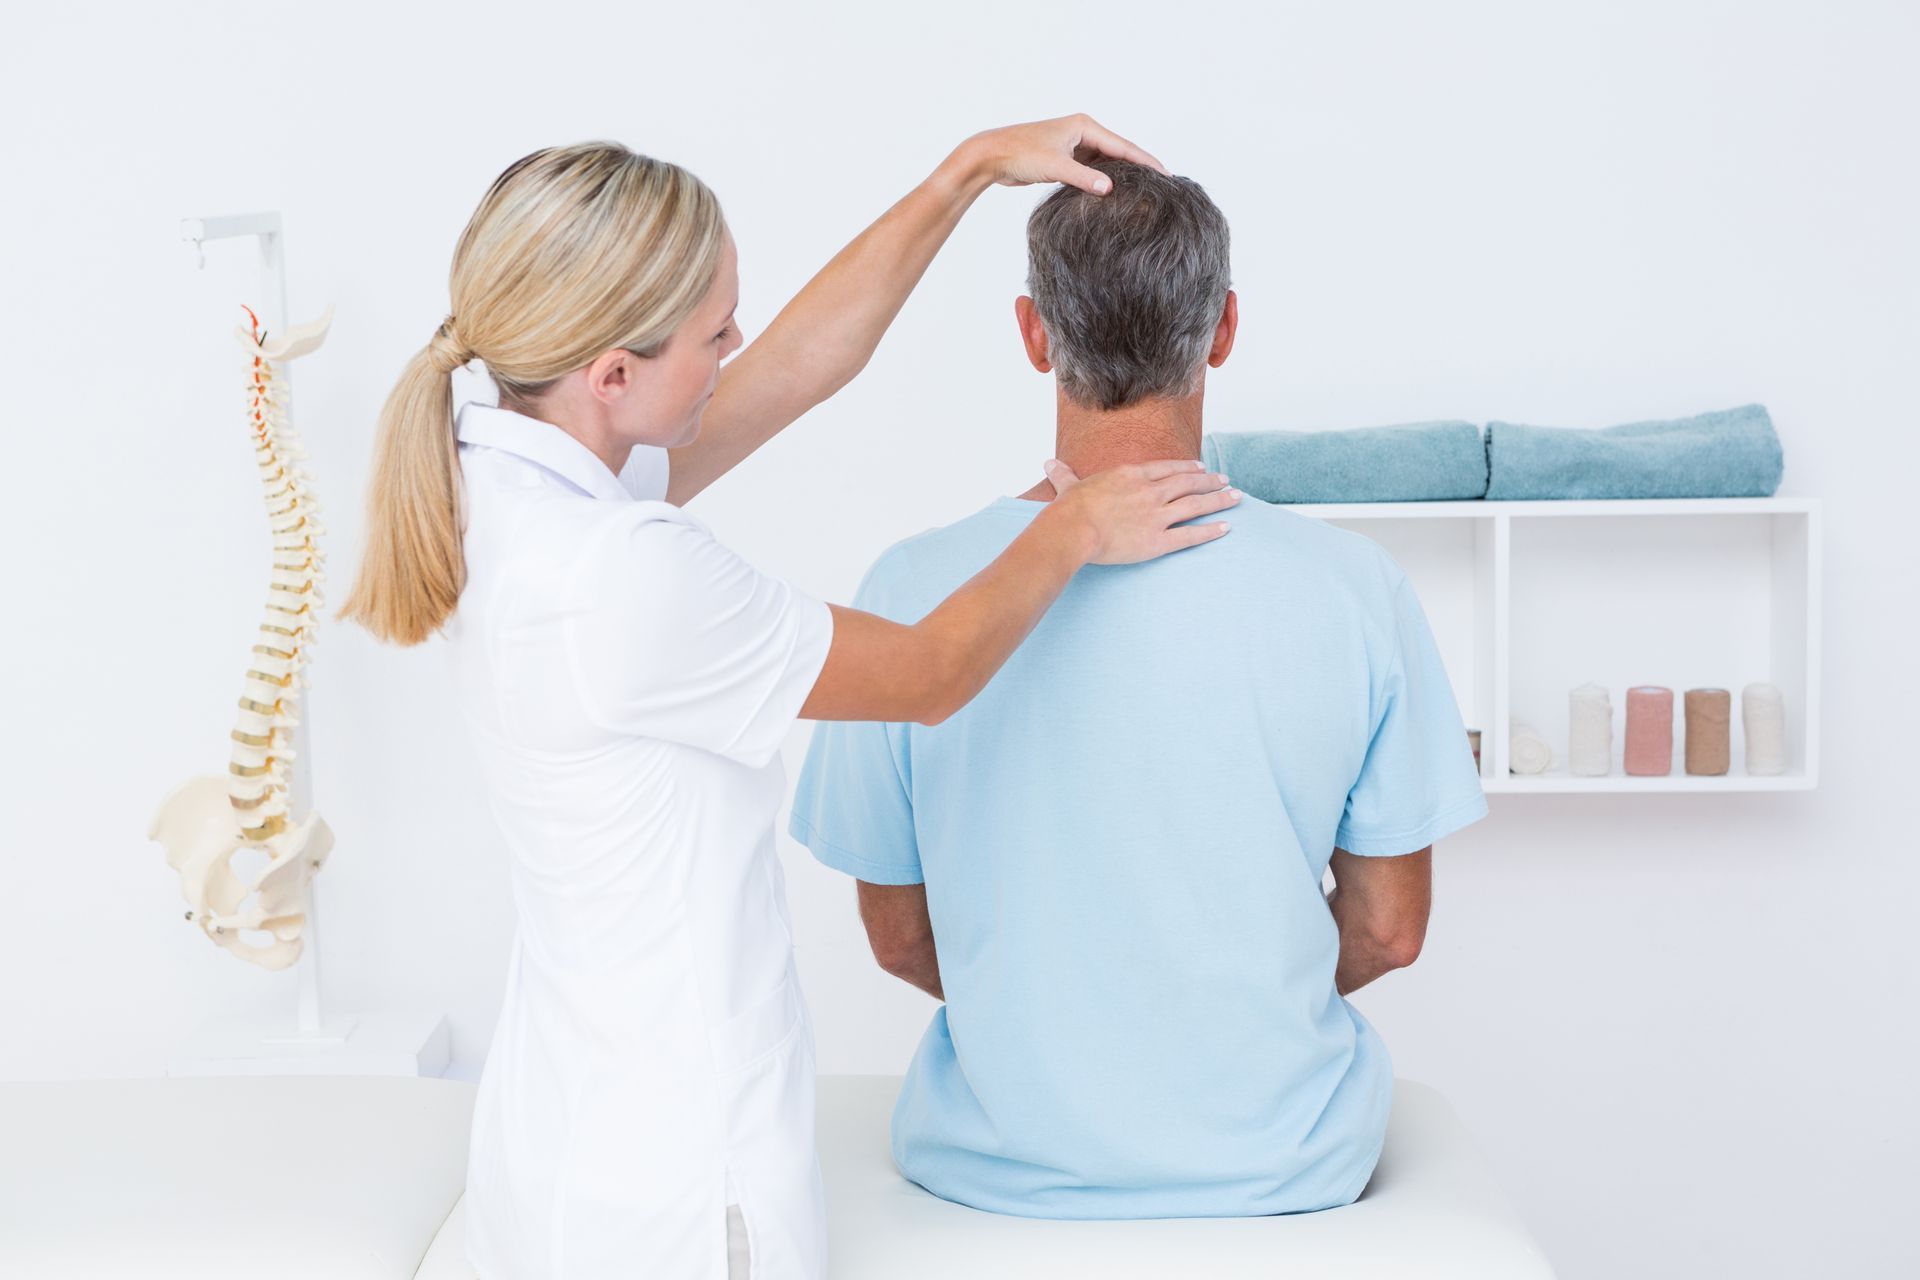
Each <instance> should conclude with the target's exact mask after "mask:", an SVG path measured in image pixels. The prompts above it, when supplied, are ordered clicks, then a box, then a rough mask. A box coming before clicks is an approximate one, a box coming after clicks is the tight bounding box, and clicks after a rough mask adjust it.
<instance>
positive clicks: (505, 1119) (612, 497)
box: [447, 404, 832, 1280]
mask: <svg viewBox="0 0 1920 1280" xmlns="http://www.w3.org/2000/svg"><path fill="white" fill-rule="evenodd" d="M458 435H459V440H460V465H461V470H462V472H463V474H464V478H465V491H466V535H465V549H466V564H467V581H466V586H465V589H464V590H463V591H462V593H461V597H460V605H459V609H458V611H457V612H456V614H455V616H454V617H453V619H452V620H451V621H450V623H449V625H448V627H447V635H448V638H449V640H450V642H451V650H452V655H453V661H454V664H455V667H456V670H457V673H458V677H457V678H458V682H459V692H460V697H461V700H462V702H463V703H464V705H465V710H466V715H467V718H468V721H469V722H470V724H471V726H472V731H473V737H474V741H475V744H476V747H477V750H478V754H479V760H480V767H481V770H482V772H483V775H484V778H485V781H486V784H487V790H488V794H489V796H490V800H491V806H492V811H493V815H494V818H495V820H496V821H497V822H498V824H499V828H500V831H501V833H502V835H503V836H504V837H505V842H506V846H507V849H508V852H509V855H510V868H511V870H510V875H511V881H512V888H513V896H514V903H515V906H516V908H517V911H518V927H517V930H516V932H515V936H514V942H513V949H512V954H511V958H510V960H509V962H508V970H507V983H506V997H505V1003H504V1005H503V1007H502V1009H501V1013H500V1021H499V1024H498V1027H497V1029H496V1030H495V1032H494V1037H493V1043H492V1046H491V1048H490V1050H489V1052H488V1055H487V1063H486V1068H485V1070H484V1071H483V1072H482V1074H481V1077H480V1087H479V1096H478V1099H477V1102H476V1107H475V1111H474V1119H473V1136H472V1146H471V1151H470V1155H469V1162H468V1170H467V1227H466V1231H467V1235H466V1239H467V1250H468V1257H469V1260H470V1261H471V1263H472V1264H473V1266H474V1267H475V1268H476V1269H477V1270H478V1271H479V1273H480V1275H481V1276H482V1277H483V1280H602V1278H604V1277H616V1276H618V1277H640V1276H645V1277H659V1278H661V1280H721V1278H722V1277H724V1276H725V1274H726V1269H727V1259H726V1208H727V1206H728V1205H729V1204H738V1205H739V1206H740V1212H741V1215H742V1217H743V1218H744V1219H745V1222H746V1230H747V1239H748V1246H749V1253H750V1255H751V1259H752V1276H753V1280H817V1278H818V1277H821V1276H824V1275H825V1274H826V1234H825V1209H824V1203H823V1196H822V1189H821V1182H820V1172H819V1165H818V1162H817V1159H816V1157H815V1154H814V1140H813V1107H814V1086H813V1069H814V1064H813V1031H812V1027H811V1024H810V1023H809V1021H808V1017H807V1011H806V1007H805V1005H804V1004H803V1003H802V1001H801V996H800V988H799V985H798V982H797V981H796V979H795V976H794V969H793V959H792V955H793V945H792V937H791V932H790V926H789V921H788V917H787V908H786V895H785V884H784V879H783V876H782V872H781V869H780V864H779V862H778V860H777V859H776V857H775V855H774V844H773V819H774V815H775V811H776V810H777V808H778V807H779V804H780V800H781V797H782V793H783V791H784V781H785V780H784V774H783V770H782V765H781V761H780V758H779V749H780V744H781V741H782V739H783V738H785V736H786V734H787V730H788V729H789V727H790V726H791V725H792V724H793V722H794V720H795V718H796V716H797V715H798V712H799V709H800V705H801V703H802V702H803V701H804V700H805V699H806V695H807V692H808V690H810V689H811V688H812V686H813V682H814V679H815V677H816V676H817V675H818V674H819V671H820V668H821V666H822V665H823V664H824V662H825V661H826V655H827V646H828V643H829V640H830V639H831V635H832V621H831V615H830V614H829V613H828V611H827V607H826V606H825V605H824V604H822V603H821V602H819V601H817V600H814V599H811V598H809V597H807V596H806V595H804V594H802V593H801V592H799V591H797V590H795V589H794V588H793V587H791V586H789V585H788V584H787V583H785V582H782V581H780V580H779V579H777V578H773V577H769V576H767V575H765V574H762V573H760V572H758V571H756V570H755V569H754V568H753V567H752V566H750V565H749V564H747V563H746V562H745V561H744V560H742V559H741V558H740V557H739V556H737V555H735V554H734V553H732V552H731V551H729V550H727V549H726V548H725V547H724V546H722V545H721V544H720V543H719V542H717V541H715V540H714V538H713V536H712V534H711V533H709V532H708V530H707V529H706V527H705V526H704V525H702V524H701V523H700V522H699V521H698V520H696V519H694V518H693V517H691V516H689V515H687V514H686V513H685V512H683V511H681V510H680V509H679V508H678V507H675V506H672V505H671V504H669V503H667V502H666V501H664V497H665V494H666V476H667V458H666V453H665V452H664V451H663V450H659V449H647V448H641V449H636V450H635V451H634V456H633V459H632V461H630V462H629V463H628V465H627V467H626V470H625V472H624V473H623V474H622V475H620V476H618V477H616V476H615V475H614V474H613V473H612V472H611V471H609V470H608V469H607V467H606V466H605V465H604V464H603V463H602V462H601V461H600V460H599V459H598V458H597V457H595V456H594V454H593V453H592V452H591V451H590V450H589V449H587V448H586V447H585V446H584V445H582V444H580V443H579V442H578V441H576V440H574V439H573V438H572V437H571V436H569V435H567V434H566V433H565V432H563V431H561V430H560V429H559V428H558V427H555V426H552V425H549V424H547V423H543V422H538V421H536V420H534V419H531V418H528V417H525V416H523V415H521V414H518V413H514V412H512V411H510V410H506V409H501V408H498V407H495V406H491V405H485V404H467V405H464V406H462V408H461V410H460V414H459V421H458Z"/></svg>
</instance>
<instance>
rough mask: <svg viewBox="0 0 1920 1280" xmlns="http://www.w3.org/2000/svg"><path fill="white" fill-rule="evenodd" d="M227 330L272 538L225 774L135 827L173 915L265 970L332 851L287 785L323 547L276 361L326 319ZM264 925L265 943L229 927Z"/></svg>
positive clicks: (302, 920) (280, 956)
mask: <svg viewBox="0 0 1920 1280" xmlns="http://www.w3.org/2000/svg"><path fill="white" fill-rule="evenodd" d="M247 315H248V317H249V319H250V320H251V324H249V325H243V326H241V327H240V328H238V329H237V330H236V331H235V332H236V335H237V336H238V337H239V339H240V343H241V346H242V347H244V348H245V349H246V351H247V353H248V357H249V365H250V367H249V370H248V375H247V387H246V391H247V428H248V431H249V433H250V434H251V435H252V437H253V451H254V461H255V462H256V463H257V464H258V466H259V469H260V484H261V487H262V489H263V490H264V493H265V497H266V505H267V521H268V526H269V528H270V530H271V532H272V537H273V573H272V580H271V582H270V584H269V586H268V589H267V603H266V610H265V616H264V617H263V618H262V620H261V622H260V627H259V630H258V632H257V633H256V634H255V639H254V644H253V651H252V654H251V655H250V656H249V659H248V662H247V674H246V682H245V684H244V686H243V687H242V690H241V694H240V711H239V715H238V717H237V718H236V720H235V723H234V727H233V732H232V733H231V734H230V735H229V736H230V737H231V738H232V742H233V750H232V755H231V758H230V759H229V761H228V764H227V773H226V776H225V777H219V776H203V777H197V778H193V779H190V780H189V781H187V782H186V783H185V784H183V785H182V786H180V787H179V788H177V789H176V790H175V791H174V792H173V793H172V794H171V795H169V796H168V797H167V798H166V800H165V801H163V802H162V803H161V805H160V810H159V812H158V813H156V814H155V815H154V818H153V821H152V823H151V824H149V827H148V831H147V836H148V838H149V839H151V840H156V841H158V842H159V843H160V844H161V845H162V846H164V847H165V849H166V852H167V864H168V865H169V866H171V867H172V868H173V869H174V870H175V871H176V872H177V873H179V876H180V888H181V892H182V894H183V895H184V896H185V897H186V900H187V902H188V904H189V906H190V907H191V910H189V911H188V912H187V913H186V918H187V919H188V920H189V921H191V922H192V923H194V924H196V925H198V926H199V927H200V930H201V932H202V933H204V934H205V935H206V936H207V938H208V939H209V940H211V941H212V942H214V943H215V944H216V945H218V946H221V947H224V948H225V949H226V950H227V951H228V952H230V953H231V954H233V955H235V956H237V957H239V958H240V959H243V960H247V961H250V962H252V963H254V964H257V965H259V966H261V967H262V968H265V969H284V968H286V967H287V966H288V965H291V964H292V963H293V962H294V961H296V960H298V959H299V958H300V951H301V947H302V933H303V931H304V929H305V927H306V919H307V917H306V906H307V889H308V885H309V882H310V881H311V879H312V877H313V874H314V873H315V872H316V871H318V870H319V869H320V867H321V866H322V865H323V864H324V863H325V862H326V858H327V854H328V853H329V852H330V851H331V849H332V848H333V833H332V832H331V831H330V830H328V828H327V824H326V822H325V821H324V820H323V819H322V818H321V817H320V815H319V814H317V813H310V814H308V815H307V816H306V817H305V818H303V819H299V820H296V818H295V815H294V813H293V806H292V801H291V797H290V796H289V793H288V781H289V769H290V766H291V763H292V759H293V747H292V738H293V729H294V726H295V725H296V724H298V723H299V718H298V713H299V707H300V690H301V689H302V688H304V687H305V686H306V683H307V680H306V676H305V674H304V668H305V667H306V665H307V663H308V662H309V661H310V660H311V655H310V651H311V649H312V646H313V642H314V633H315V627H316V624H317V623H318V621H319V611H320V608H321V606H322V603H323V602H322V600H321V598H320V582H321V578H322V572H321V570H322V566H323V564H324V556H323V555H322V553H321V550H320V537H319V535H320V534H321V532H322V529H321V527H320V525H319V523H318V521H317V520H316V518H315V517H316V515H317V514H318V511H319V506H318V504H317V503H316V502H315V500H314V497H313V494H312V492H311V490H310V489H309V487H308V483H309V477H308V475H307V472H306V470H305V468H303V467H302V466H301V465H300V464H301V462H302V461H303V460H304V459H305V458H306V456H307V454H306V451H305V450H304V449H302V448H301V446H300V437H299V435H298V433H297V432H296V431H295V430H294V427H293V423H292V421H291V420H290V419H289V418H288V416H287V383H286V381H285V379H283V378H281V377H279V376H278V375H277V374H276V372H275V365H276V364H277V363H279V362H282V361H287V360H292V359H295V358H296V357H299V356H303V355H306V354H307V353H308V352H310V351H313V350H315V349H316V348H318V347H319V346H320V344H321V343H322V342H323V341H325V339H326V336H327V327H328V325H330V324H331V323H332V319H333V309H332V308H331V307H329V308H328V309H327V311H326V312H325V313H324V314H322V315H321V317H320V318H319V319H318V320H315V321H313V322H312V323H311V324H305V325H299V326H296V327H294V328H293V329H291V330H289V331H288V332H287V333H285V334H283V335H281V336H279V337H278V338H274V339H272V340H269V338H268V335H267V334H265V333H263V332H261V329H260V322H259V320H258V318H257V317H255V316H254V314H253V312H252V311H251V310H249V311H248V312H247ZM243 849H246V850H252V851H255V852H256V853H258V854H263V855H265V859H266V860H265V863H264V864H263V865H261V866H260V867H259V868H258V870H257V871H256V872H254V873H252V874H251V875H250V877H249V878H247V879H242V878H241V876H240V875H239V874H238V873H237V872H236V871H235V869H234V867H233V858H234V855H235V854H237V853H239V852H240V851H241V850H243ZM243 930H244V931H251V932H255V933H264V934H266V935H268V937H269V938H270V939H271V940H270V941H268V942H266V943H264V944H254V943H250V942H247V941H245V940H243V938H242V936H241V935H242V931H243Z"/></svg>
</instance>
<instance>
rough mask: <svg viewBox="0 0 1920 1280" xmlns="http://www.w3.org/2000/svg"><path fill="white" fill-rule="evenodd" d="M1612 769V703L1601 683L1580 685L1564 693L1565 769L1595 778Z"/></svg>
mask: <svg viewBox="0 0 1920 1280" xmlns="http://www.w3.org/2000/svg"><path fill="white" fill-rule="evenodd" d="M1509 763H1511V762H1509ZM1612 770H1613V702H1612V700H1611V699H1610V698H1609V697H1608V695H1607V691H1606V690H1605V689H1604V688H1602V687H1601V686H1599V685H1597V684H1583V685H1581V686H1580V687H1579V688H1577V689H1575V690H1573V691H1572V692H1571V693H1569V694H1568V695H1567V771H1568V772H1569V773H1572V774H1574V775H1575V776H1577V777H1582V778H1599V777H1604V776H1606V775H1607V774H1608V773H1610V772H1612Z"/></svg>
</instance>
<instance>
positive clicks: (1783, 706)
mask: <svg viewBox="0 0 1920 1280" xmlns="http://www.w3.org/2000/svg"><path fill="white" fill-rule="evenodd" d="M1740 723H1741V725H1742V726H1743V727H1744V729H1745V730H1746V735H1747V772H1748V773H1751V774H1757V775H1760V776H1763V777H1771V776H1773V775H1774V774H1778V773H1785V772H1786V771H1787V703H1786V699H1785V697H1784V696H1783V695H1782V694H1781V692H1780V686H1779V685H1777V684H1768V683H1766V682H1765V681H1758V682H1755V683H1753V684H1750V685H1748V686H1747V687H1746V688H1744V689H1742V690H1741V691H1740Z"/></svg>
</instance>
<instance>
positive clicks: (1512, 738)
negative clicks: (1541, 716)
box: [1507, 720, 1553, 773]
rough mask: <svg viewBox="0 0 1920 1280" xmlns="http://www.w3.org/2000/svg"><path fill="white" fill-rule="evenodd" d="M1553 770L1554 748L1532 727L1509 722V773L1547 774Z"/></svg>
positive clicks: (1515, 721)
mask: <svg viewBox="0 0 1920 1280" xmlns="http://www.w3.org/2000/svg"><path fill="white" fill-rule="evenodd" d="M1551 768H1553V748H1552V747H1550V746H1548V745H1547V740H1546V739H1545V738H1543V737H1541V736H1540V734H1539V732H1538V731H1537V730H1535V729H1534V727H1533V726H1532V725H1527V724H1521V723H1520V722H1519V721H1518V720H1510V721H1508V722H1507V772H1508V773H1545V772H1546V771H1547V770H1549V769H1551Z"/></svg>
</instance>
